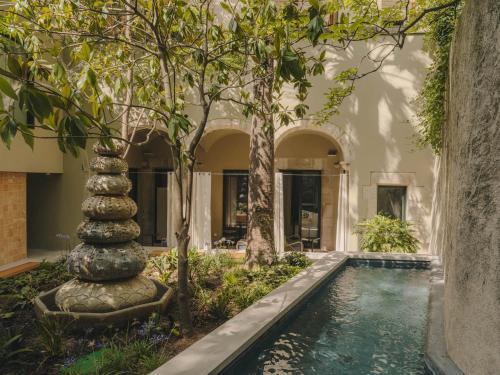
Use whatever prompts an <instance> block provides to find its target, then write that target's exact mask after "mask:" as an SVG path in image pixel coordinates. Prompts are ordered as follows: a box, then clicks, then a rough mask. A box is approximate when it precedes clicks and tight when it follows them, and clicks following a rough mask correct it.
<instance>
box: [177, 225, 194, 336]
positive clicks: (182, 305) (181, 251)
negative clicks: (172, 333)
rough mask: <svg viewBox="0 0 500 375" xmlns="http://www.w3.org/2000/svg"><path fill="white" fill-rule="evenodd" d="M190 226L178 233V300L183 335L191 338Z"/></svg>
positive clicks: (183, 226) (183, 227)
mask: <svg viewBox="0 0 500 375" xmlns="http://www.w3.org/2000/svg"><path fill="white" fill-rule="evenodd" d="M189 239H190V238H189V225H188V224H186V223H183V224H182V227H181V230H180V231H179V232H178V233H177V257H178V258H177V300H178V303H179V321H180V324H181V329H182V333H183V334H185V335H186V336H191V335H192V333H193V324H192V322H191V311H190V308H189V300H190V298H189V297H190V296H189V279H188V246H189Z"/></svg>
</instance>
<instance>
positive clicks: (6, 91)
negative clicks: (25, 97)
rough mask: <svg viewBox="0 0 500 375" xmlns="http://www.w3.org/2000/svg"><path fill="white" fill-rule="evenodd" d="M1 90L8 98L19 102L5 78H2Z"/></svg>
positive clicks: (0, 81)
mask: <svg viewBox="0 0 500 375" xmlns="http://www.w3.org/2000/svg"><path fill="white" fill-rule="evenodd" d="M0 90H1V91H2V92H3V93H4V94H5V95H7V96H9V97H11V98H12V99H14V100H17V95H16V92H15V91H14V89H13V88H12V86H11V85H10V83H9V82H8V81H7V80H6V79H5V78H3V77H0Z"/></svg>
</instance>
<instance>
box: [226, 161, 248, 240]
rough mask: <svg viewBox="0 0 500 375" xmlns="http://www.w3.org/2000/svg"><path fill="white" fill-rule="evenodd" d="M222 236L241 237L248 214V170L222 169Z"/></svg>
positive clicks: (245, 226) (244, 233) (244, 231)
mask: <svg viewBox="0 0 500 375" xmlns="http://www.w3.org/2000/svg"><path fill="white" fill-rule="evenodd" d="M223 194H224V218H223V220H224V236H225V237H234V238H235V239H236V238H237V239H240V238H243V237H244V236H245V235H246V228H247V220H248V217H247V214H248V171H237V170H231V171H227V170H226V171H224V186H223Z"/></svg>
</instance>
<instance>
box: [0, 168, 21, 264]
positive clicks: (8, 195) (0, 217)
mask: <svg viewBox="0 0 500 375" xmlns="http://www.w3.org/2000/svg"><path fill="white" fill-rule="evenodd" d="M26 256H27V251H26V173H13V172H0V266H2V265H4V264H7V263H10V262H14V261H16V260H21V259H24V258H26Z"/></svg>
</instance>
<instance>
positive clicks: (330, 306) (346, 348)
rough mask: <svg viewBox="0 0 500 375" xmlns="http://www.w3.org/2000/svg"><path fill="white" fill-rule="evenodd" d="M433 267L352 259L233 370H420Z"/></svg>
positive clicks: (338, 374)
mask: <svg viewBox="0 0 500 375" xmlns="http://www.w3.org/2000/svg"><path fill="white" fill-rule="evenodd" d="M428 294H429V271H427V270H418V269H394V268H392V269H388V268H370V267H366V266H357V267H352V266H348V267H346V268H345V269H344V270H343V271H341V272H340V273H339V274H338V275H337V276H336V277H335V278H334V279H332V281H331V282H329V283H328V284H327V285H325V286H324V287H323V288H322V290H320V291H319V292H318V293H317V294H316V295H315V296H314V297H313V298H312V299H310V300H309V301H308V302H307V303H306V304H305V305H304V306H303V307H302V308H301V309H300V311H299V312H298V313H297V314H296V315H295V316H294V317H293V318H292V319H291V320H290V321H288V322H287V323H286V324H285V325H284V326H283V327H282V329H281V330H280V332H278V333H276V334H275V335H273V336H271V337H268V338H267V339H265V340H264V341H263V342H261V343H259V344H257V345H256V346H255V349H253V350H252V351H250V352H249V353H247V354H246V355H245V356H244V357H243V358H241V359H240V360H239V361H238V364H237V365H236V366H235V367H233V368H231V369H230V370H229V371H228V373H231V374H242V375H243V374H329V375H351V374H352V375H364V374H390V375H410V374H411V375H422V374H426V370H425V365H424V361H423V346H424V337H425V327H426V317H427V300H428Z"/></svg>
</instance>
